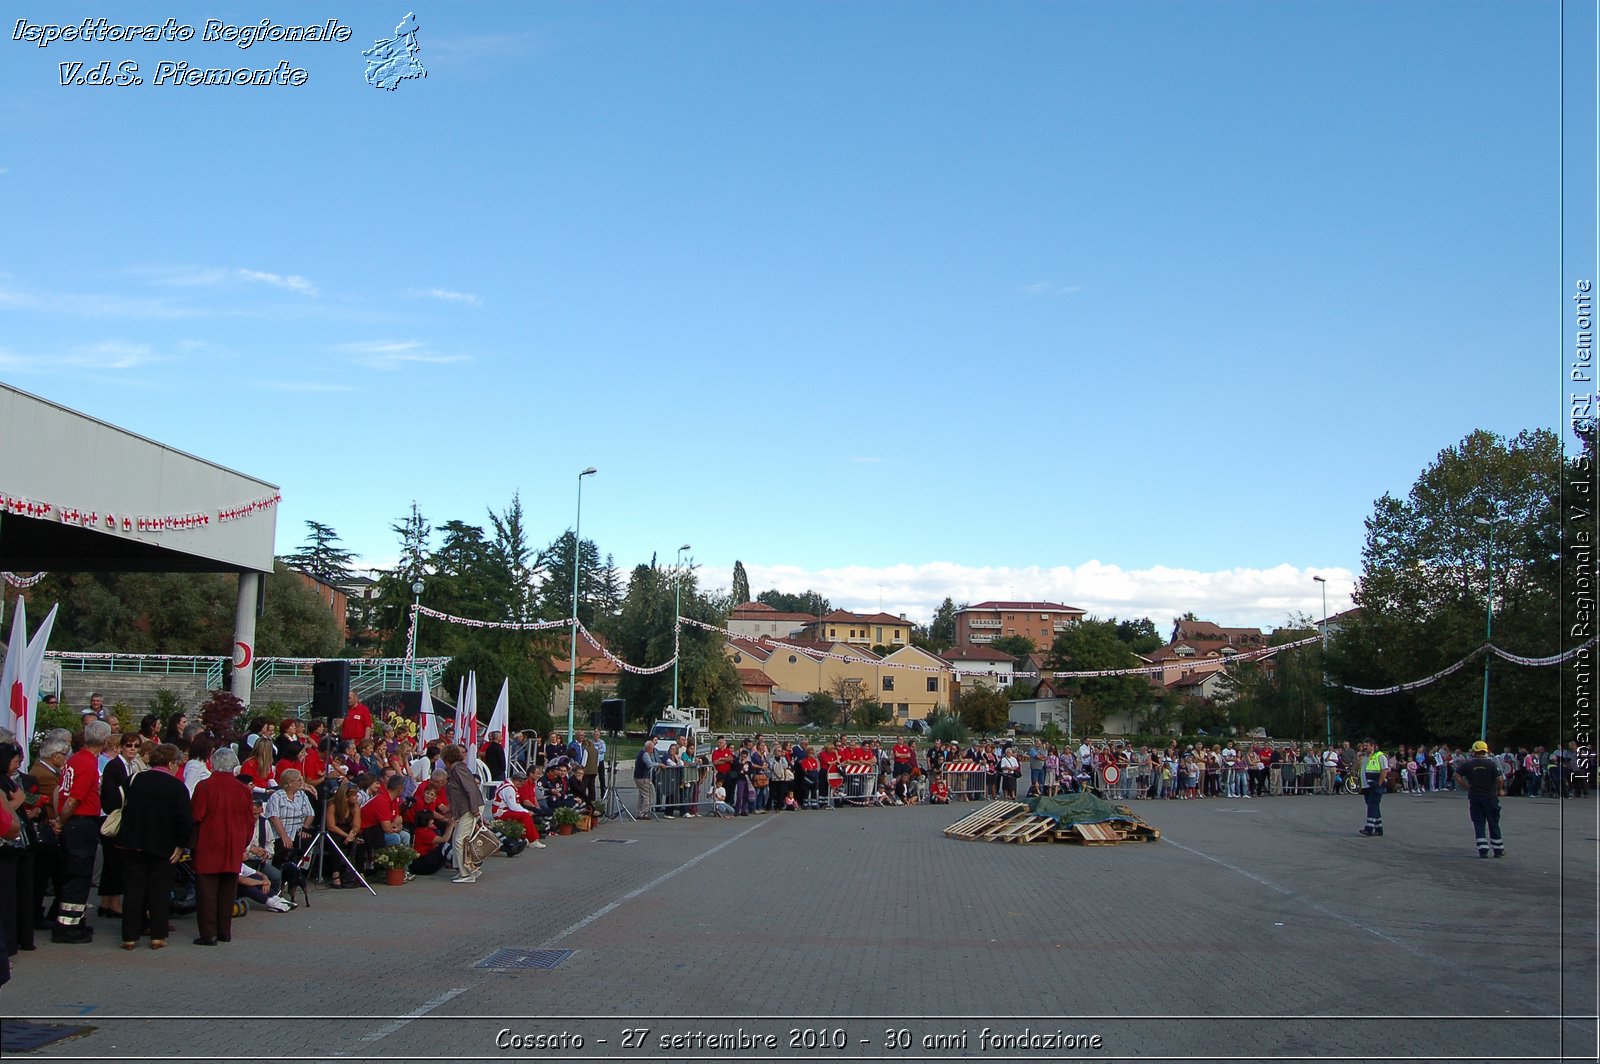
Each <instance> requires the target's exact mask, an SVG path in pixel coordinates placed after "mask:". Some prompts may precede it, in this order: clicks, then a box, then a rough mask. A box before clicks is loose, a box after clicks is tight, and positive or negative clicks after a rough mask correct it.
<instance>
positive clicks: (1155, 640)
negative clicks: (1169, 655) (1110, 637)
mask: <svg viewBox="0 0 1600 1064" xmlns="http://www.w3.org/2000/svg"><path fill="white" fill-rule="evenodd" d="M1114 619H1115V618H1113V620H1114ZM1117 638H1118V639H1120V640H1122V641H1123V642H1124V643H1126V644H1128V649H1129V650H1131V651H1133V652H1134V653H1135V654H1148V653H1150V652H1151V651H1152V650H1155V649H1157V648H1158V647H1160V646H1161V645H1162V643H1161V633H1159V632H1157V631H1156V623H1155V622H1154V621H1152V620H1151V619H1150V618H1148V617H1141V618H1139V619H1138V620H1137V621H1119V622H1118V623H1117Z"/></svg>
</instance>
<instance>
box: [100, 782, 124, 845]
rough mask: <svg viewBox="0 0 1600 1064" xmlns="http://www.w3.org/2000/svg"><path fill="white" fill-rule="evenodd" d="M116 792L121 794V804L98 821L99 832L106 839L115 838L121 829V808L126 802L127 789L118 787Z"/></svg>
mask: <svg viewBox="0 0 1600 1064" xmlns="http://www.w3.org/2000/svg"><path fill="white" fill-rule="evenodd" d="M117 793H118V794H120V795H122V804H121V805H119V806H117V807H116V808H115V809H113V810H111V812H109V813H107V814H106V818H105V819H104V820H102V821H100V834H102V835H104V836H105V837H106V838H108V839H114V838H116V837H117V832H119V831H121V830H122V810H123V807H124V806H126V805H127V804H128V792H127V789H126V788H123V787H118V788H117Z"/></svg>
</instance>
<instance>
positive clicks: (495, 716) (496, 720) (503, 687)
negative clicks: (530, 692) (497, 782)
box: [489, 676, 511, 776]
mask: <svg viewBox="0 0 1600 1064" xmlns="http://www.w3.org/2000/svg"><path fill="white" fill-rule="evenodd" d="M489 731H490V732H496V731H498V732H499V733H500V750H501V752H502V753H504V754H505V765H506V775H507V776H509V775H510V774H511V677H509V676H508V677H506V678H505V679H504V680H502V681H500V697H499V698H496V699H495V700H494V712H493V713H491V714H489Z"/></svg>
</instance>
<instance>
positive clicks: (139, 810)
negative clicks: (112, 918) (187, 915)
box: [116, 743, 194, 949]
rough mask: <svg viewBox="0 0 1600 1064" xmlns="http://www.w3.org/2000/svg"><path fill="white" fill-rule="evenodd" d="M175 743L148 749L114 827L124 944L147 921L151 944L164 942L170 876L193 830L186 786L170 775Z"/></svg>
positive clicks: (134, 942) (128, 945)
mask: <svg viewBox="0 0 1600 1064" xmlns="http://www.w3.org/2000/svg"><path fill="white" fill-rule="evenodd" d="M177 762H178V748H177V747H176V746H173V745H171V744H170V743H162V744H161V745H159V746H157V747H156V748H155V749H154V750H152V751H150V767H149V770H148V771H145V772H140V773H139V774H137V775H136V776H134V778H133V782H132V783H130V784H129V785H128V799H127V802H126V803H125V804H124V805H123V807H122V827H121V828H120V829H119V830H118V832H117V837H116V850H117V857H118V859H119V860H120V862H121V864H122V873H123V890H124V892H125V893H124V895H123V899H122V948H123V949H133V948H134V947H136V946H138V945H139V935H140V934H141V933H142V928H143V926H144V925H145V924H146V922H147V921H148V925H149V928H150V948H151V949H161V948H162V947H163V946H165V945H166V944H167V932H168V925H167V916H168V913H169V911H170V909H171V906H172V879H173V873H174V870H175V868H176V867H177V864H178V861H179V859H180V858H182V856H183V846H184V844H185V843H186V842H188V841H189V836H190V835H191V834H193V833H194V814H193V813H192V812H191V811H190V808H189V788H187V787H185V786H184V785H183V781H182V780H181V779H179V778H178V777H177V776H176V775H174V774H173V766H174V765H176V764H177Z"/></svg>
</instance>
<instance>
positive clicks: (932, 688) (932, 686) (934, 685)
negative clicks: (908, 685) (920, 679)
mask: <svg viewBox="0 0 1600 1064" xmlns="http://www.w3.org/2000/svg"><path fill="white" fill-rule="evenodd" d="M928 693H929V694H930V695H936V694H938V693H939V677H937V676H930V677H928Z"/></svg>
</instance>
